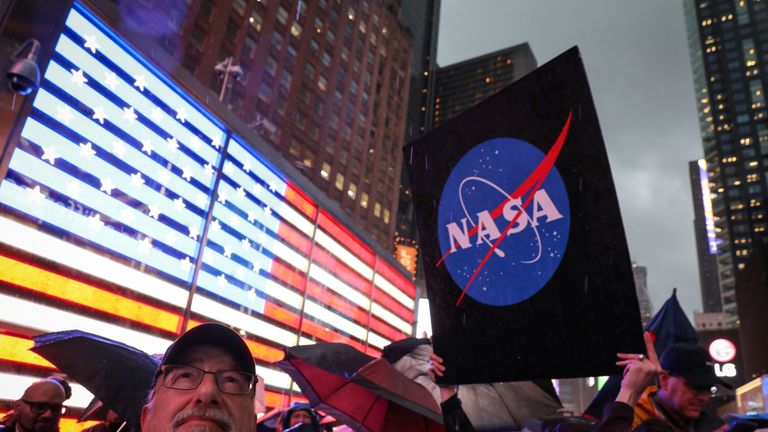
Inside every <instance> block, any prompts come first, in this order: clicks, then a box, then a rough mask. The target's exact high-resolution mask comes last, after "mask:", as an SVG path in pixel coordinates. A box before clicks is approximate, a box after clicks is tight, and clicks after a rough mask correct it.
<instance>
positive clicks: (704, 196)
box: [698, 159, 717, 255]
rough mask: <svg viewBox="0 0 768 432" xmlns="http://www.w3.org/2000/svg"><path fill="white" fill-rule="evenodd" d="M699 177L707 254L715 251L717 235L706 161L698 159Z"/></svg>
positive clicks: (712, 253)
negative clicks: (707, 246) (707, 245)
mask: <svg viewBox="0 0 768 432" xmlns="http://www.w3.org/2000/svg"><path fill="white" fill-rule="evenodd" d="M698 163H699V178H700V179H701V202H702V203H703V204H702V205H703V206H704V223H705V226H706V227H707V243H708V244H709V254H710V255H714V254H716V253H717V236H716V235H715V213H714V211H713V210H712V196H711V195H710V192H709V174H708V173H707V161H705V160H704V159H699V160H698Z"/></svg>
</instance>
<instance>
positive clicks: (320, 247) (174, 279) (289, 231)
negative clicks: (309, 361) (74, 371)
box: [0, 3, 416, 406]
mask: <svg viewBox="0 0 768 432" xmlns="http://www.w3.org/2000/svg"><path fill="white" fill-rule="evenodd" d="M18 251H21V254H22V256H21V257H19V256H17V255H18V253H19V252H18ZM30 257H32V258H30ZM73 274H74V275H75V276H73ZM193 281H194V284H195V286H194V295H193V296H192V301H191V321H190V323H189V325H196V324H198V323H200V322H204V321H207V320H217V321H221V322H224V323H227V324H230V325H232V326H233V327H235V328H236V329H238V330H239V331H240V332H241V334H243V335H244V336H245V337H246V338H247V342H248V344H249V347H250V348H251V351H252V352H253V354H254V357H255V358H256V360H257V363H258V366H259V367H258V373H259V374H260V375H261V376H263V377H264V379H265V382H266V384H267V404H268V405H269V406H275V405H280V404H285V403H288V402H289V401H290V398H291V397H293V398H294V400H296V399H299V400H301V399H302V398H301V397H300V396H290V397H288V398H286V397H284V395H285V394H286V393H287V392H289V391H290V389H291V382H290V379H289V378H288V376H287V375H286V374H284V373H282V372H281V371H279V370H277V369H275V368H273V367H271V365H269V363H271V362H272V361H275V360H278V359H279V358H281V357H282V355H281V348H282V347H283V346H293V345H297V344H303V343H311V342H313V341H321V340H322V341H331V342H345V343H349V344H350V345H353V346H355V347H357V348H359V349H361V350H363V351H366V352H368V353H371V354H373V355H377V354H378V353H379V352H380V350H381V349H382V348H383V347H384V346H385V345H387V344H388V343H390V342H391V341H393V340H397V339H400V338H403V337H405V336H409V335H411V334H412V332H413V321H414V312H413V311H414V307H415V300H414V298H415V293H416V290H415V287H414V285H413V283H412V281H411V280H410V279H409V278H407V277H405V276H403V273H402V272H401V271H400V270H397V269H395V268H394V267H392V266H391V265H390V264H389V263H388V262H387V260H385V259H384V258H382V257H380V256H377V255H376V254H375V253H374V252H373V251H372V250H371V248H369V247H368V246H367V245H366V244H365V243H363V242H362V241H360V239H358V238H356V237H355V236H354V235H352V234H351V233H350V232H349V230H347V229H346V228H345V227H344V226H343V225H341V224H340V223H339V222H338V221H337V220H336V219H335V218H333V217H332V216H331V215H330V214H328V212H326V211H325V210H324V209H322V208H320V207H319V206H318V205H317V204H316V203H315V202H314V201H313V200H312V198H311V197H309V196H307V194H305V193H304V192H303V191H302V190H301V189H300V188H299V187H298V186H297V185H296V184H294V183H292V182H291V181H290V180H289V179H288V178H287V177H286V176H285V175H284V174H282V173H280V172H279V171H278V170H276V169H275V168H274V167H273V166H272V165H271V164H270V163H269V162H268V161H266V160H265V159H264V158H263V157H262V156H261V155H259V154H258V153H256V152H255V151H254V150H253V149H252V147H251V146H250V145H249V144H248V142H247V141H246V140H244V139H242V138H240V137H237V136H235V135H233V132H232V131H231V130H229V129H228V127H227V126H226V125H225V124H224V123H222V122H221V121H219V120H218V119H217V118H215V117H214V116H213V115H212V114H211V113H209V112H208V111H207V110H206V109H205V108H204V107H203V106H202V105H200V104H198V103H197V102H196V101H195V100H194V99H193V98H192V97H190V96H189V95H187V94H186V93H185V92H184V91H183V90H181V89H180V88H179V87H178V86H177V85H175V84H174V83H173V82H172V81H171V80H170V79H169V78H168V77H166V76H165V75H163V74H162V73H161V72H159V71H158V70H157V69H156V68H155V67H153V66H152V65H151V64H150V63H148V62H147V61H146V60H144V59H143V57H142V56H141V55H140V54H138V53H137V52H136V51H134V50H133V49H132V48H131V47H129V46H127V45H126V44H125V43H124V42H123V41H122V39H121V38H120V37H119V36H117V35H116V34H115V33H114V32H113V31H112V30H110V29H109V28H108V27H107V26H106V25H105V24H104V23H102V22H100V21H99V20H98V19H97V18H96V17H95V16H94V15H93V14H92V13H90V12H89V11H88V10H87V9H86V8H85V7H84V6H82V5H80V4H77V3H76V4H75V6H74V8H73V9H72V10H71V11H70V13H69V16H68V17H67V20H66V28H65V30H64V31H63V32H62V34H61V37H60V39H59V40H58V42H57V44H56V48H55V53H54V55H53V58H52V60H51V62H50V64H49V66H48V68H47V71H46V73H45V76H44V77H43V80H42V83H41V88H40V90H38V92H37V94H36V96H35V99H34V102H33V110H32V113H31V115H30V116H29V117H28V118H27V119H26V121H25V124H24V127H23V129H22V132H21V140H20V142H19V144H18V145H17V148H16V150H15V152H14V153H13V155H12V158H11V160H10V164H9V169H8V174H7V176H6V178H5V179H3V180H2V182H1V183H0V283H2V285H3V286H4V287H12V288H11V289H12V291H11V293H10V295H8V291H7V290H5V291H3V292H2V293H0V304H3V305H4V312H3V314H2V316H1V317H0V330H2V325H3V324H2V323H3V322H5V323H7V324H9V325H13V326H15V327H17V328H28V329H34V330H37V331H39V332H49V331H58V330H64V329H69V328H73V327H77V328H81V329H83V330H85V331H90V332H94V333H98V334H101V335H104V336H106V337H110V338H113V339H117V340H120V341H123V342H125V343H128V344H131V345H133V346H136V347H137V348H140V349H142V350H144V351H147V352H150V353H154V352H163V351H164V350H165V348H166V347H167V346H168V344H169V343H170V341H171V340H172V339H173V338H174V336H175V335H176V332H177V331H178V328H179V326H180V325H181V323H182V321H183V317H184V310H185V308H186V307H187V302H188V300H189V296H190V293H191V292H193ZM6 310H7V313H6ZM115 319H118V320H119V322H117V323H114V320H115ZM19 336H20V337H21V339H18V338H16V339H14V340H16V341H18V343H16V344H15V345H17V346H26V345H25V344H28V343H29V342H28V339H29V338H28V336H29V335H26V336H25V337H26V339H25V337H22V336H24V335H19ZM0 362H14V363H20V364H23V365H25V367H30V368H37V369H41V368H43V369H48V368H50V366H49V365H48V364H47V363H45V362H42V361H40V360H39V359H34V358H30V357H25V356H19V355H18V354H12V353H9V352H6V351H3V350H0Z"/></svg>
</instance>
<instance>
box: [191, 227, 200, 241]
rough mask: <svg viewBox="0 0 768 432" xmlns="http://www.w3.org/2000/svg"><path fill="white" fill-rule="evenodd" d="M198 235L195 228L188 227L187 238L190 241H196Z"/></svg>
mask: <svg viewBox="0 0 768 432" xmlns="http://www.w3.org/2000/svg"><path fill="white" fill-rule="evenodd" d="M199 234H200V233H199V232H198V231H197V228H195V227H189V237H190V238H191V239H192V240H197V236H198V235H199Z"/></svg>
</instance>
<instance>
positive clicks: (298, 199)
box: [285, 181, 317, 221]
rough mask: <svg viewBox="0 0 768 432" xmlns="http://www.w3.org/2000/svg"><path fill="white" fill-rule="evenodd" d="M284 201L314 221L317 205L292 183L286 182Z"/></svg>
mask: <svg viewBox="0 0 768 432" xmlns="http://www.w3.org/2000/svg"><path fill="white" fill-rule="evenodd" d="M285 200H286V201H288V202H289V203H291V204H293V205H294V206H295V207H296V208H297V209H299V211H300V212H302V213H304V214H305V215H307V216H308V217H309V218H310V219H311V220H313V221H314V220H315V216H316V215H317V205H316V204H315V202H314V201H312V198H310V197H309V196H308V195H306V194H305V193H304V192H302V191H301V189H299V188H298V187H297V186H296V185H294V184H293V182H290V181H287V182H286V188H285Z"/></svg>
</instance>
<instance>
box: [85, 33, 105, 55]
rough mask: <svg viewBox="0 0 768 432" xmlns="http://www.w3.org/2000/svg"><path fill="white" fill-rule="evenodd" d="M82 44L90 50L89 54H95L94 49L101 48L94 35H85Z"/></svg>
mask: <svg viewBox="0 0 768 432" xmlns="http://www.w3.org/2000/svg"><path fill="white" fill-rule="evenodd" d="M83 46H84V47H86V48H88V49H89V50H91V54H96V50H98V49H101V47H100V46H99V44H98V42H96V36H86V37H85V43H84V44H83Z"/></svg>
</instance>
